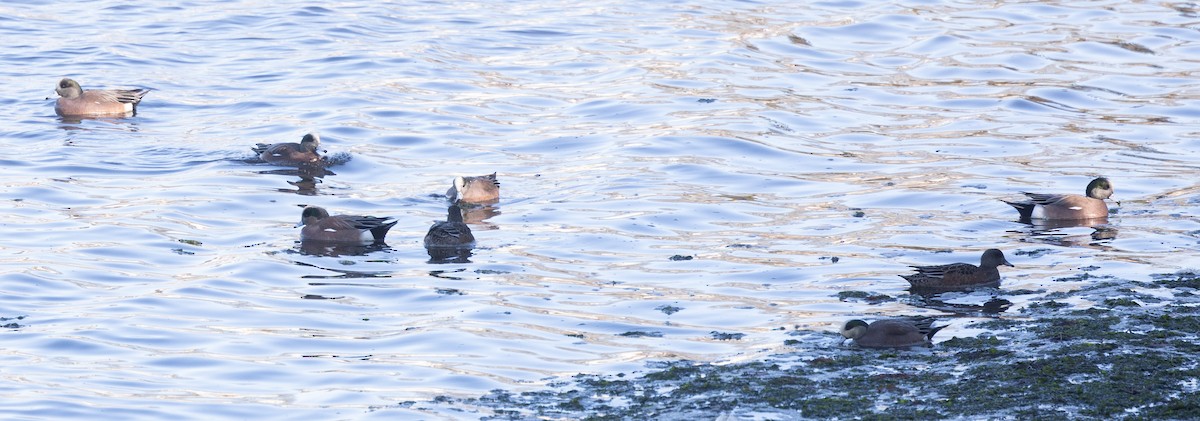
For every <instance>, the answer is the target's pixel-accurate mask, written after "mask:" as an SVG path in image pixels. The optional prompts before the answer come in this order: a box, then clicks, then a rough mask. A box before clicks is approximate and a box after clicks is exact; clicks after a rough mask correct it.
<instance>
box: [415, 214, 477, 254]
mask: <svg viewBox="0 0 1200 421" xmlns="http://www.w3.org/2000/svg"><path fill="white" fill-rule="evenodd" d="M474 248H475V236H474V235H472V234H471V227H469V226H467V224H466V223H464V222H463V214H462V209H461V208H459V207H458V205H450V207H448V208H447V209H446V220H445V221H440V222H436V223H434V224H433V226H431V227H429V233H427V234H425V251H427V252H429V257H430V260H429V263H469V262H470V260H468V259H469V258H470V257H471V250H472V249H474Z"/></svg>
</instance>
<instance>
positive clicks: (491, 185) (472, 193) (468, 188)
mask: <svg viewBox="0 0 1200 421" xmlns="http://www.w3.org/2000/svg"><path fill="white" fill-rule="evenodd" d="M446 197H449V198H450V201H451V202H462V203H472V204H488V203H495V202H496V201H498V200H500V182H499V181H497V180H496V173H491V174H488V175H480V176H470V177H464V176H459V177H455V178H454V185H452V186H450V189H449V190H446Z"/></svg>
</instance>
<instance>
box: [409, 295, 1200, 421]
mask: <svg viewBox="0 0 1200 421" xmlns="http://www.w3.org/2000/svg"><path fill="white" fill-rule="evenodd" d="M1088 281H1089V282H1091V284H1090V286H1089V287H1087V288H1083V289H1079V290H1075V291H1071V292H1065V293H1053V294H1049V295H1046V296H1044V297H1041V299H1039V300H1035V301H1034V302H1033V303H1031V304H1029V305H1027V306H1025V307H1024V308H1021V309H1020V310H1019V311H1016V312H1013V314H1006V315H1005V316H1004V317H999V318H996V319H992V320H988V321H984V322H979V323H975V324H973V325H971V327H973V328H978V329H986V330H987V331H988V332H989V333H984V334H981V335H979V336H977V337H968V338H961V337H956V338H953V339H950V340H947V341H943V342H941V343H939V344H938V345H937V346H936V347H934V348H932V349H915V350H897V351H878V350H866V349H854V348H852V347H836V348H835V349H827V350H821V352H815V350H814V348H807V349H802V348H800V347H796V348H797V352H796V353H794V354H779V355H773V356H771V357H769V358H765V359H763V360H762V361H755V362H746V363H737V364H722V365H717V364H710V363H695V362H690V361H675V362H667V363H657V364H654V365H653V366H652V367H651V368H649V370H648V371H647V372H645V373H643V374H639V375H625V374H620V375H578V376H575V377H574V378H572V379H570V380H565V381H562V382H558V383H555V384H552V385H550V387H548V388H547V389H546V390H542V391H532V392H521V393H512V392H508V391H504V390H495V391H492V392H491V393H488V394H487V395H485V396H482V397H478V398H469V399H459V398H451V397H445V396H443V397H439V398H438V399H436V400H434V401H433V402H425V403H419V402H406V403H404V404H401V406H403V407H406V408H409V409H415V410H418V411H421V410H428V411H432V412H437V413H443V414H444V413H446V410H447V409H450V408H453V412H456V413H459V414H461V415H468V414H476V415H477V416H478V417H479V418H480V419H489V420H508V419H522V420H524V419H554V420H557V419H584V420H635V419H636V420H642V419H689V418H699V419H717V418H720V417H726V418H728V419H762V420H783V419H827V418H839V419H895V418H901V419H918V418H919V419H936V418H972V419H974V418H988V419H1147V420H1163V419H1200V339H1198V335H1200V275H1197V274H1195V273H1179V274H1172V275H1161V276H1156V277H1155V278H1154V280H1153V281H1149V282H1136V281H1120V282H1118V281H1115V280H1112V279H1104V278H1095V277H1092V278H1091V279H1089V280H1088ZM1064 299H1072V300H1078V299H1083V300H1086V301H1089V302H1091V303H1093V304H1094V305H1093V306H1092V307H1090V308H1086V309H1077V308H1072V307H1071V306H1068V305H1066V304H1064V303H1063V302H1062V301H1061V300H1064ZM815 335H831V336H833V335H836V333H832V332H830V333H815ZM839 338H840V337H839ZM831 339H832V338H831ZM797 342H799V341H797ZM460 411H461V412H460ZM472 416H474V415H472Z"/></svg>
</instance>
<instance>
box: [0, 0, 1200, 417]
mask: <svg viewBox="0 0 1200 421" xmlns="http://www.w3.org/2000/svg"><path fill="white" fill-rule="evenodd" d="M1198 10H1200V8H1197V7H1196V6H1195V5H1192V4H1188V3H1168V2H1154V3H1144V2H1128V1H1097V2H1065V3H1064V2H970V1H963V2H952V1H911V2H893V3H880V2H856V1H825V2H791V1H788V2H783V1H780V2H729V1H700V2H622V1H615V2H614V1H604V0H601V1H592V2H587V3H580V4H571V3H560V2H516V3H510V2H437V1H429V2H411V3H386V4H381V3H380V2H353V1H351V2H338V3H329V4H326V5H323V6H306V5H302V4H295V3H290V2H265V3H264V2H237V1H230V2H187V3H181V4H178V5H176V6H166V7H163V6H154V5H150V4H139V5H122V4H120V3H118V2H109V1H94V2H80V3H77V4H58V3H56V2H46V3H43V2H37V1H34V2H18V3H11V2H10V3H5V4H3V5H0V23H2V24H0V37H3V39H4V40H5V42H4V43H0V61H2V62H3V63H4V64H5V65H4V66H0V90H2V91H3V94H2V95H0V98H2V99H0V101H2V102H0V104H3V106H4V107H5V108H6V109H7V110H8V111H7V113H6V115H7V118H4V119H3V120H2V121H0V140H2V141H3V145H4V150H5V152H6V153H5V155H4V156H3V157H0V165H2V167H3V169H4V171H3V172H2V173H0V185H2V186H3V190H2V192H3V197H2V198H3V201H4V202H5V203H7V206H5V207H4V208H3V212H4V216H5V218H4V223H3V224H0V230H2V235H3V240H0V261H2V262H3V266H2V268H3V269H2V270H3V272H2V273H3V282H2V283H0V296H2V297H3V298H4V299H3V301H0V317H3V318H5V319H6V320H5V321H4V322H3V323H7V326H6V329H4V331H3V332H0V334H2V335H3V337H4V340H3V346H2V347H0V366H2V367H3V368H2V369H0V373H3V374H2V375H0V390H2V391H3V395H4V397H3V398H0V414H2V415H3V417H4V418H6V419H17V418H30V419H35V418H36V419H47V418H58V419H62V418H79V419H96V418H97V417H98V416H101V415H103V417H104V418H107V419H164V418H176V419H213V418H268V419H274V418H282V419H355V418H366V417H379V418H384V419H398V418H406V417H425V418H451V419H453V418H471V417H474V416H475V415H473V414H471V413H469V412H467V413H458V412H448V413H433V412H423V411H422V410H420V409H419V408H418V407H412V406H407V405H404V404H403V403H404V402H409V401H415V402H422V401H428V400H430V399H433V398H434V397H436V396H439V395H450V396H478V395H479V394H481V393H483V392H486V391H488V390H491V389H496V388H504V389H510V390H518V391H519V390H525V389H529V388H537V387H539V386H540V385H543V384H545V383H546V382H548V381H552V380H554V379H561V378H563V377H565V376H570V375H573V374H575V373H581V372H582V373H617V372H629V371H636V370H640V369H642V368H643V367H644V365H645V364H646V363H647V362H649V361H655V360H663V359H680V358H687V359H696V360H702V361H728V360H742V359H752V358H756V356H760V355H764V354H766V353H776V352H788V350H789V347H788V346H786V345H784V341H785V340H787V339H796V338H799V339H800V340H805V341H826V342H828V343H827V344H825V345H821V344H819V343H818V344H816V345H813V346H816V347H818V348H819V347H820V346H829V347H836V346H840V345H839V344H838V343H837V342H836V341H835V340H832V339H830V338H831V337H830V336H828V335H819V334H814V335H799V336H796V335H795V333H796V332H824V331H832V330H836V329H837V327H838V326H839V325H840V323H842V322H843V321H844V320H846V319H848V318H851V317H864V316H865V317H868V318H871V317H875V316H877V315H910V314H931V315H942V316H943V319H944V320H945V322H944V323H948V324H950V327H948V328H947V329H945V330H943V331H942V332H943V333H940V334H939V338H940V339H945V338H949V337H952V336H955V335H970V334H972V331H971V330H970V329H969V328H966V327H964V325H965V324H967V323H968V322H970V321H972V320H975V319H977V318H979V317H986V316H982V315H979V314H970V313H968V314H965V315H961V316H959V317H954V315H951V314H946V313H945V312H943V311H941V310H938V309H932V308H928V307H925V306H921V305H917V304H915V303H918V301H917V300H908V299H901V300H899V301H894V302H888V303H885V304H880V305H873V304H870V303H866V302H857V301H849V302H843V301H841V300H839V299H838V296H837V293H838V292H841V291H847V290H859V291H871V292H874V293H879V294H886V295H890V296H904V295H905V294H906V288H907V284H906V283H905V281H904V280H903V279H901V278H900V277H898V276H897V275H900V274H905V273H909V269H908V268H907V266H909V265H918V264H940V263H950V262H958V261H966V262H975V261H977V259H978V256H979V254H980V252H981V251H982V250H983V249H986V248H993V247H994V248H1000V249H1003V250H1004V251H1005V253H1006V254H1007V255H1008V259H1009V260H1010V261H1011V262H1013V263H1014V264H1015V265H1016V267H1014V268H1007V267H1006V268H1003V269H1002V273H1003V274H1004V276H1005V280H1004V284H1003V286H1002V287H1001V289H1000V290H999V291H992V292H990V293H988V292H983V293H974V294H963V295H962V296H961V297H958V298H959V299H960V300H961V301H963V302H966V303H978V302H981V301H984V300H986V299H988V298H990V297H991V296H992V295H995V296H999V297H1003V298H1005V299H1008V300H1011V301H1012V302H1013V303H1014V307H1015V308H1019V307H1020V306H1021V305H1022V303H1023V302H1027V301H1028V300H1029V297H1031V296H1038V295H1039V294H1045V293H1048V292H1053V291H1058V290H1063V289H1070V288H1073V287H1076V286H1078V283H1080V282H1088V280H1087V278H1086V277H1081V278H1079V277H1077V278H1072V279H1076V280H1075V281H1056V279H1063V278H1067V277H1073V276H1076V275H1081V274H1084V273H1086V274H1089V275H1092V276H1104V275H1118V276H1121V277H1124V278H1131V279H1142V278H1146V277H1147V276H1148V275H1149V274H1151V273H1163V272H1174V271H1177V270H1180V269H1186V268H1195V267H1196V266H1200V265H1198V262H1200V260H1197V258H1198V256H1200V252H1198V249H1200V246H1198V244H1197V236H1198V233H1200V224H1198V223H1197V220H1196V214H1197V213H1198V211H1200V184H1197V181H1196V174H1197V168H1198V167H1200V157H1198V156H1197V152H1198V151H1200V142H1198V141H1197V127H1200V126H1197V123H1198V122H1200V101H1198V98H1200V83H1198V82H1197V80H1196V79H1195V75H1196V74H1198V73H1197V72H1198V71H1200V62H1198V60H1197V57H1200V47H1198V45H1200V44H1197V41H1200V32H1198V31H1197V29H1198V28H1200V17H1198V16H1197V11H1198ZM62 77H72V78H74V79H76V80H78V81H80V83H81V84H83V85H84V87H85V88H130V87H145V88H151V89H153V91H152V92H150V94H149V95H147V96H146V98H145V100H144V102H143V103H142V104H141V106H140V108H139V112H138V114H137V116H135V117H132V118H125V119H83V120H81V121H79V120H71V119H63V118H60V117H57V116H55V115H54V111H53V99H52V98H53V97H55V94H54V91H53V88H54V86H55V84H56V82H57V81H58V80H59V79H60V78H62ZM309 131H317V132H319V133H320V134H321V136H322V140H323V145H322V146H323V148H324V149H327V150H328V151H329V153H330V154H332V155H337V156H338V157H339V160H340V161H343V162H341V163H340V164H339V165H335V166H333V167H331V168H330V170H331V171H332V173H330V174H323V175H322V176H321V177H300V176H299V175H297V172H296V171H295V169H292V170H288V169H287V168H283V167H277V166H272V165H266V164H263V163H260V162H254V160H253V155H252V153H251V152H250V147H251V146H253V145H254V144H255V143H259V142H271V143H273V142H285V141H299V139H300V137H301V136H303V135H304V134H305V133H307V132H309ZM491 172H496V173H498V177H499V178H500V181H501V183H502V197H501V200H500V202H499V203H498V204H496V205H495V206H493V207H492V208H490V209H483V210H477V211H476V212H475V213H473V214H472V215H468V220H469V221H470V222H472V229H473V230H474V232H475V237H476V238H477V242H478V246H477V248H476V249H475V250H474V251H473V254H472V255H470V256H469V257H468V258H467V261H466V262H463V261H458V262H449V263H438V262H432V261H431V259H430V257H429V255H428V254H426V251H425V250H424V248H423V247H422V245H421V239H422V237H423V236H424V234H425V231H426V229H427V228H428V227H429V226H430V224H431V223H433V222H434V221H437V220H442V219H445V217H446V205H447V203H446V200H445V199H444V197H439V195H440V194H442V193H443V192H445V190H446V188H448V187H449V186H450V184H451V181H452V179H453V178H454V176H456V175H479V174H487V173H491ZM1096 175H1106V176H1108V177H1110V178H1111V179H1112V180H1113V182H1114V184H1115V186H1116V190H1117V197H1118V198H1119V199H1120V200H1121V206H1120V207H1119V211H1118V212H1117V213H1116V214H1114V215H1113V216H1112V217H1111V218H1110V219H1109V224H1107V225H1105V226H1101V227H1100V228H1102V229H1101V230H1100V231H1096V230H1095V229H1094V228H1091V227H1066V228H1061V229H1056V230H1048V231H1047V230H1042V229H1039V228H1037V227H1030V226H1026V225H1023V224H1020V223H1018V222H1016V221H1015V219H1016V212H1015V211H1013V209H1011V208H1010V207H1009V206H1008V205H1005V204H1004V203H1002V202H1000V201H999V200H998V199H1002V198H1003V199H1015V198H1018V197H1020V195H1019V192H1021V191H1042V192H1069V193H1082V191H1083V187H1084V185H1086V184H1087V182H1088V180H1090V179H1091V178H1093V177H1094V176H1096ZM300 205H320V206H324V207H326V208H329V209H330V210H331V211H332V212H334V213H350V214H366V215H380V216H394V217H395V218H397V219H398V221H399V223H398V224H397V225H396V226H395V227H394V228H393V229H392V231H391V233H390V234H389V237H388V246H389V247H387V248H383V249H373V250H367V252H366V253H365V254H363V253H358V254H356V253H354V250H349V251H343V252H338V253H328V251H329V250H325V249H321V248H318V249H315V250H314V249H308V248H302V247H301V246H300V244H299V243H298V241H297V240H298V238H299V230H298V229H297V228H295V227H294V225H295V223H296V222H297V221H298V219H299V215H300V207H299V206H300ZM1097 233H1099V234H1097ZM359 251H360V252H361V250H359ZM689 258H690V259H689ZM1078 304H1080V305H1086V304H1085V303H1078ZM810 345H812V344H810Z"/></svg>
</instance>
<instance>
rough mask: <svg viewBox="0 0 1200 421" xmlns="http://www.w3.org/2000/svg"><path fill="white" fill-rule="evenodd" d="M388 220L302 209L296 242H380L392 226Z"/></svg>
mask: <svg viewBox="0 0 1200 421" xmlns="http://www.w3.org/2000/svg"><path fill="white" fill-rule="evenodd" d="M391 219H392V218H380V217H376V216H358V215H333V216H330V215H329V212H328V211H326V210H325V208H322V207H320V206H306V207H304V211H303V212H302V213H301V214H300V226H302V227H303V228H301V229H300V240H301V241H320V242H331V243H354V244H367V243H376V244H378V243H383V240H384V237H385V236H387V232H388V230H390V229H392V226H394V225H396V222H397V221H395V220H392V221H391V222H388V221H389V220H391Z"/></svg>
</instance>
